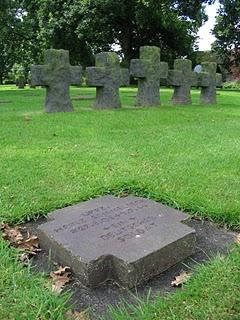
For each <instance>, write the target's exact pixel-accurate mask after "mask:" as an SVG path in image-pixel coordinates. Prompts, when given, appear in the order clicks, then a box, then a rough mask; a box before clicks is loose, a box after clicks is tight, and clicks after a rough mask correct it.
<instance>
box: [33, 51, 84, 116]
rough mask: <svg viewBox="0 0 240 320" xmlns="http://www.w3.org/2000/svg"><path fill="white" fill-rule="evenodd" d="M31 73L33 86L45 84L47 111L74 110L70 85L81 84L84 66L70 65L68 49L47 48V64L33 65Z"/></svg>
mask: <svg viewBox="0 0 240 320" xmlns="http://www.w3.org/2000/svg"><path fill="white" fill-rule="evenodd" d="M31 74H32V81H31V84H32V85H33V86H44V87H46V89H47V96H46V101H45V108H46V112H70V111H73V106H72V102H71V98H70V94H69V86H70V85H71V84H79V85H80V84H81V80H82V67H81V66H71V65H70V63H69V52H68V51H66V50H55V49H49V50H46V51H45V65H33V66H32V67H31Z"/></svg>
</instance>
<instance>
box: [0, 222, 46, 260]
mask: <svg viewBox="0 0 240 320" xmlns="http://www.w3.org/2000/svg"><path fill="white" fill-rule="evenodd" d="M0 230H3V239H4V240H7V241H9V242H10V244H11V245H12V246H13V247H15V248H18V249H21V250H23V251H24V253H23V254H21V255H20V261H22V262H23V263H24V264H28V262H29V257H30V256H34V255H36V253H37V252H39V251H41V249H40V248H39V240H38V237H37V236H31V235H30V234H29V233H28V235H27V238H26V236H25V239H24V236H23V234H22V232H21V231H20V228H18V227H15V228H13V227H10V226H9V225H8V224H6V223H5V224H1V225H0Z"/></svg>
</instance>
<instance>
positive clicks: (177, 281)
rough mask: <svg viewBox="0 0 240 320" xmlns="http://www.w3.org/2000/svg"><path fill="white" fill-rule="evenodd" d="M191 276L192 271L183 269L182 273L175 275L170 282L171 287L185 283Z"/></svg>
mask: <svg viewBox="0 0 240 320" xmlns="http://www.w3.org/2000/svg"><path fill="white" fill-rule="evenodd" d="M191 276H192V273H188V272H186V271H183V272H182V273H180V275H179V276H177V277H175V280H173V281H172V282H171V285H172V287H180V286H182V285H183V284H184V283H186V282H187V281H188V280H189V278H191Z"/></svg>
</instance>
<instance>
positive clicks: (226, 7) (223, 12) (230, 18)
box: [213, 0, 240, 79]
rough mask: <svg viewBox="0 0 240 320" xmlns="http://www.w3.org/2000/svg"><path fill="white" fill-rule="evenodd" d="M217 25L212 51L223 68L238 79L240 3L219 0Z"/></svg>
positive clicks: (239, 64) (239, 74) (235, 0)
mask: <svg viewBox="0 0 240 320" xmlns="http://www.w3.org/2000/svg"><path fill="white" fill-rule="evenodd" d="M219 2H220V9H219V11H218V16H217V23H216V25H215V27H214V30H213V33H214V35H215V36H216V38H217V40H216V42H215V43H214V46H213V48H214V50H215V51H216V52H217V53H218V55H219V56H220V57H221V58H222V59H223V61H224V64H225V67H226V68H227V69H228V70H229V71H231V72H232V73H233V74H234V76H235V77H236V78H239V79H240V1H238V0H220V1H219Z"/></svg>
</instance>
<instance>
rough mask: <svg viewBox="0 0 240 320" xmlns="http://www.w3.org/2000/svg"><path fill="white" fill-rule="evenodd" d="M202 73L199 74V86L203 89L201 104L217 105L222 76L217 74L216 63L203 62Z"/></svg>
mask: <svg viewBox="0 0 240 320" xmlns="http://www.w3.org/2000/svg"><path fill="white" fill-rule="evenodd" d="M201 65H202V72H200V73H199V75H198V76H199V82H198V84H199V86H200V87H201V97H200V100H201V103H203V104H216V103H217V98H216V96H217V95H216V88H217V87H221V86H222V75H221V74H220V73H217V64H216V63H215V62H203V63H202V64H201Z"/></svg>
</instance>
